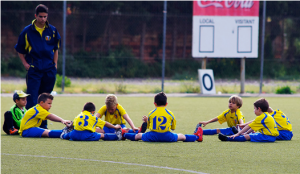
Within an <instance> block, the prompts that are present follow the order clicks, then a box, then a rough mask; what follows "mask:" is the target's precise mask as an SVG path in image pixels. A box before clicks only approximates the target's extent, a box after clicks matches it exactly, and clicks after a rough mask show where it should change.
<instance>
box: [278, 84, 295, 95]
mask: <svg viewBox="0 0 300 174" xmlns="http://www.w3.org/2000/svg"><path fill="white" fill-rule="evenodd" d="M292 93H293V91H292V90H291V88H290V87H289V86H283V87H279V88H277V89H276V94H292Z"/></svg>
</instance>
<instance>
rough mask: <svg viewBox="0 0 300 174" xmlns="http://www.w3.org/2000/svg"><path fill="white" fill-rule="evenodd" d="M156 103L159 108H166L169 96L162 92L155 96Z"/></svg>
mask: <svg viewBox="0 0 300 174" xmlns="http://www.w3.org/2000/svg"><path fill="white" fill-rule="evenodd" d="M154 102H155V103H156V105H157V106H165V105H166V104H167V96H166V94H165V93H163V92H160V93H158V94H156V95H155V97H154Z"/></svg>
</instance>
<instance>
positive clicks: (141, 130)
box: [138, 122, 147, 133]
mask: <svg viewBox="0 0 300 174" xmlns="http://www.w3.org/2000/svg"><path fill="white" fill-rule="evenodd" d="M146 130H147V122H143V124H142V126H141V128H140V130H139V132H138V133H145V132H146Z"/></svg>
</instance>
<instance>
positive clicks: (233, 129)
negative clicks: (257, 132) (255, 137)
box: [231, 126, 239, 134]
mask: <svg viewBox="0 0 300 174" xmlns="http://www.w3.org/2000/svg"><path fill="white" fill-rule="evenodd" d="M231 130H232V132H233V133H234V134H237V133H238V132H239V131H238V130H237V128H236V127H235V126H232V127H231Z"/></svg>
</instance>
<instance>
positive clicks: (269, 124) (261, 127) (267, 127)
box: [249, 112, 279, 137]
mask: <svg viewBox="0 0 300 174" xmlns="http://www.w3.org/2000/svg"><path fill="white" fill-rule="evenodd" d="M249 126H250V127H251V129H253V130H254V131H259V132H260V133H262V134H264V135H270V136H275V137H277V136H278V135H279V132H278V129H277V126H276V123H275V120H274V118H273V117H272V116H271V115H270V114H269V113H268V112H264V113H262V114H261V115H259V116H257V117H256V118H255V119H254V121H253V122H252V123H250V124H249Z"/></svg>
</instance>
